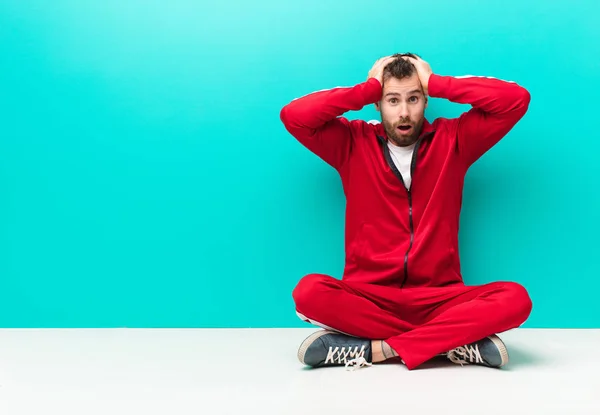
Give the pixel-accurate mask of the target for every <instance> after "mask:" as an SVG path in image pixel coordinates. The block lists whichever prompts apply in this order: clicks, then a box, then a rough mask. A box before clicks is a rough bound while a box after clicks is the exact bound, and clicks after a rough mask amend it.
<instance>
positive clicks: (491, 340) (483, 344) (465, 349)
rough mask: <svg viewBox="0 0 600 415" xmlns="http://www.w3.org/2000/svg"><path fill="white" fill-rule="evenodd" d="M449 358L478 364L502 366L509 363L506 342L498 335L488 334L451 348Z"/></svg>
mask: <svg viewBox="0 0 600 415" xmlns="http://www.w3.org/2000/svg"><path fill="white" fill-rule="evenodd" d="M447 357H448V359H449V360H450V361H451V362H453V363H456V364H459V365H461V366H462V365H465V364H476V365H483V366H488V367H501V366H504V365H505V364H507V363H508V351H507V350H506V346H505V345H504V342H502V340H500V337H498V336H496V335H492V336H488V337H486V338H484V339H481V340H479V341H476V342H474V343H471V344H467V345H465V346H460V347H457V348H456V349H453V350H450V351H449V352H448V354H447Z"/></svg>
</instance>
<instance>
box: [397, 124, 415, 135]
mask: <svg viewBox="0 0 600 415" xmlns="http://www.w3.org/2000/svg"><path fill="white" fill-rule="evenodd" d="M411 128H412V126H411V125H399V126H398V130H400V132H401V133H407V132H409V131H410V130H411Z"/></svg>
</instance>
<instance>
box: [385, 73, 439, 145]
mask: <svg viewBox="0 0 600 415" xmlns="http://www.w3.org/2000/svg"><path fill="white" fill-rule="evenodd" d="M376 107H377V110H379V111H381V121H382V123H383V126H384V127H385V131H386V133H387V135H388V138H389V139H390V140H392V141H393V142H394V144H396V145H398V146H409V145H411V144H413V143H414V142H416V141H417V139H418V138H419V135H420V134H421V128H422V127H423V120H424V119H425V108H426V107H427V98H426V97H425V96H424V95H423V89H422V88H421V83H420V82H419V77H418V76H417V73H416V72H415V73H414V74H413V75H412V76H411V77H410V78H403V79H398V78H394V77H392V78H389V79H388V80H386V81H385V82H384V83H383V95H382V98H381V102H380V103H379V104H378V105H376Z"/></svg>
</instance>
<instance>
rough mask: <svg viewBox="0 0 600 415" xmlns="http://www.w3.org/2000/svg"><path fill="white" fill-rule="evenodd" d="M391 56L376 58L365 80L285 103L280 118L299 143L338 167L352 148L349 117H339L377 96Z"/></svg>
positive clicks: (371, 102) (379, 93)
mask: <svg viewBox="0 0 600 415" xmlns="http://www.w3.org/2000/svg"><path fill="white" fill-rule="evenodd" d="M390 61H391V60H390V59H389V57H386V58H382V59H379V60H378V61H377V62H376V63H375V65H374V66H373V68H372V69H371V71H370V72H369V76H368V77H367V81H365V82H363V83H360V84H358V85H356V86H353V87H347V88H333V89H329V90H325V91H319V92H314V93H312V94H309V95H306V96H304V97H301V98H298V99H295V100H293V101H292V102H290V103H289V104H287V105H286V106H285V107H283V109H282V110H281V114H280V118H281V121H282V122H283V124H284V125H285V128H286V129H287V130H288V131H289V132H290V134H292V135H293V136H294V137H295V138H296V139H297V140H298V141H299V142H300V143H302V144H303V145H304V146H305V147H306V148H308V149H309V150H310V151H312V152H313V153H315V154H316V155H318V156H319V157H321V158H322V159H323V160H324V161H325V162H327V163H328V164H330V165H331V166H333V167H334V168H335V169H337V170H339V169H340V168H341V167H342V166H343V165H344V163H345V162H346V161H347V160H348V158H349V156H350V152H351V151H352V135H351V132H350V121H348V120H347V119H346V118H343V117H341V115H342V114H344V113H346V112H347V111H351V110H354V111H357V110H360V109H362V108H363V107H364V106H365V105H368V104H373V103H375V102H377V101H379V99H380V98H381V91H382V84H383V82H382V74H383V68H384V67H385V65H387V64H388V63H389V62H390Z"/></svg>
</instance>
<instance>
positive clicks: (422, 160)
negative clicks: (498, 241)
mask: <svg viewBox="0 0 600 415" xmlns="http://www.w3.org/2000/svg"><path fill="white" fill-rule="evenodd" d="M381 95H382V88H381V84H380V83H379V81H378V80H377V79H374V78H371V79H369V80H368V81H366V82H364V83H360V84H358V85H356V86H354V87H348V88H334V89H330V90H325V91H319V92H315V93H312V94H309V95H306V96H304V97H302V98H299V99H295V100H293V101H292V102H291V103H289V104H288V105H286V106H285V107H284V108H283V109H282V110H281V120H282V122H283V124H284V125H285V127H286V129H287V130H288V131H289V132H290V133H291V134H292V135H293V136H294V137H295V138H296V139H297V140H298V141H299V142H300V143H302V144H303V145H304V146H305V147H306V148H308V149H309V150H310V151H312V152H313V153H315V154H317V155H318V156H319V157H321V158H322V159H323V160H324V161H325V162H327V163H328V164H330V165H331V166H333V167H334V168H335V169H336V170H337V171H338V172H339V174H340V177H341V179H342V185H343V188H344V193H345V196H346V202H347V203H346V230H345V249H346V264H345V267H344V275H343V278H342V279H343V280H347V281H355V282H365V283H372V284H379V285H387V286H395V287H424V286H444V285H449V284H454V283H463V280H462V275H461V270H460V259H459V253H458V228H459V215H460V210H461V205H462V192H463V183H464V177H465V174H466V172H467V169H468V168H469V166H470V165H471V164H473V163H474V162H475V161H476V160H477V159H478V158H479V157H480V156H482V155H483V154H484V153H485V152H486V151H487V150H489V149H490V148H491V147H492V146H493V145H494V144H496V143H497V142H498V141H499V140H500V139H501V138H502V137H503V136H505V135H506V134H507V133H508V132H509V131H510V130H511V129H512V127H513V126H514V125H515V124H516V123H517V122H518V121H519V120H520V119H521V117H523V115H524V114H525V112H526V111H527V108H528V106H529V101H530V95H529V93H528V92H527V90H525V89H524V88H522V87H520V86H519V85H517V84H515V83H513V82H506V81H501V80H499V79H494V78H485V77H450V76H440V75H435V74H433V75H431V77H430V79H429V95H430V96H431V97H436V98H445V99H448V100H450V101H452V102H456V103H461V104H471V105H472V107H473V108H472V109H471V110H469V111H468V112H465V113H464V114H462V115H461V116H460V117H458V118H454V119H446V118H438V119H436V120H435V121H434V122H433V123H429V122H428V121H427V120H425V121H424V124H423V130H422V133H421V136H420V138H419V140H418V141H417V144H416V146H415V150H414V153H413V159H412V164H411V171H412V183H411V187H410V190H407V189H406V188H405V186H404V184H403V183H402V177H401V175H400V173H399V172H398V170H397V169H396V167H395V166H394V163H393V162H392V160H391V158H390V155H389V149H388V147H387V143H386V141H387V135H386V133H385V129H384V128H383V125H382V124H370V123H367V122H365V121H360V120H354V121H349V120H348V119H346V118H344V117H342V114H344V113H345V112H347V111H350V110H360V109H362V108H363V107H364V106H365V105H368V104H373V103H375V102H377V101H379V100H380V99H381Z"/></svg>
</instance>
